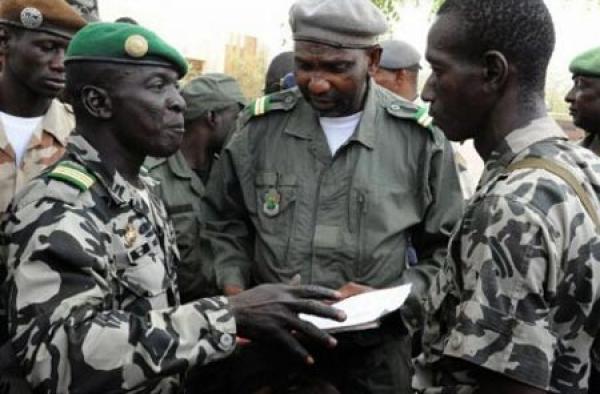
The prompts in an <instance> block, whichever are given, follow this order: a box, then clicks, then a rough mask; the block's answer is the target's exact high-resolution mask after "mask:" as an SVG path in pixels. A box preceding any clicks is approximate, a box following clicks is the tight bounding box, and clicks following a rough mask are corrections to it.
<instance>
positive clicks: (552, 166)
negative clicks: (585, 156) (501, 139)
mask: <svg viewBox="0 0 600 394" xmlns="http://www.w3.org/2000/svg"><path fill="white" fill-rule="evenodd" d="M524 169H538V170H546V171H548V172H550V173H551V174H554V175H556V176H557V177H559V178H561V179H562V180H563V181H565V182H566V183H567V184H568V185H569V186H570V187H571V189H572V190H573V191H574V192H575V194H576V195H577V197H578V198H579V200H580V201H581V203H582V204H583V207H584V208H585V210H586V211H587V213H588V215H589V216H590V218H591V219H592V221H593V222H594V224H595V225H596V231H600V216H599V215H598V212H597V211H596V209H595V208H594V204H593V203H592V199H591V197H590V194H589V193H588V192H587V191H586V190H585V189H584V188H583V186H582V185H581V183H580V182H579V181H578V180H577V178H575V176H574V175H573V174H572V173H571V172H570V171H569V170H567V169H566V168H565V167H563V166H561V165H560V164H557V163H555V162H553V161H550V160H547V159H542V158H539V157H529V158H526V159H523V160H520V161H517V162H514V163H512V164H511V165H509V166H508V167H507V172H513V171H515V170H524Z"/></svg>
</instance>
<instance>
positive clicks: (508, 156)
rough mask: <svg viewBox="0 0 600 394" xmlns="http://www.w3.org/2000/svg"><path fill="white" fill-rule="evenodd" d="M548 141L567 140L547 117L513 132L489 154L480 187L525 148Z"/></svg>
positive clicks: (558, 127) (552, 120) (561, 131)
mask: <svg viewBox="0 0 600 394" xmlns="http://www.w3.org/2000/svg"><path fill="white" fill-rule="evenodd" d="M548 139H562V140H567V136H566V135H565V133H564V132H563V130H562V129H561V128H560V126H559V125H558V124H557V123H556V121H554V119H552V118H551V117H549V116H545V117H541V118H538V119H535V120H533V121H531V122H530V123H529V124H528V125H526V126H525V127H522V128H519V129H516V130H513V131H512V132H511V133H510V134H508V135H507V136H506V137H505V138H504V140H503V141H502V142H501V143H500V144H498V146H497V147H496V148H495V149H494V150H493V151H492V153H491V154H490V158H489V159H488V160H487V162H486V163H485V169H484V171H483V175H482V176H481V181H480V185H483V184H485V183H487V182H488V181H489V180H491V179H492V178H494V177H495V176H497V175H498V174H499V173H500V172H501V171H504V169H506V167H508V166H509V165H510V164H511V163H512V162H513V160H514V159H515V158H516V157H517V156H518V155H519V154H520V153H522V152H523V151H525V150H526V149H527V148H529V147H531V146H532V145H534V144H537V143H538V142H541V141H544V140H548Z"/></svg>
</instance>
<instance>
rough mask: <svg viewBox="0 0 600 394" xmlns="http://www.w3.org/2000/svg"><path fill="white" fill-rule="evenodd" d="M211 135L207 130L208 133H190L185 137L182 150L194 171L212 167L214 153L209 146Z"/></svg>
mask: <svg viewBox="0 0 600 394" xmlns="http://www.w3.org/2000/svg"><path fill="white" fill-rule="evenodd" d="M202 131H204V130H202ZM209 133H210V131H208V130H206V132H196V133H194V134H193V135H190V134H188V133H186V134H184V135H183V141H182V143H181V148H180V150H181V153H182V154H183V157H184V158H185V161H186V162H187V164H188V166H189V167H190V168H191V169H192V170H202V169H206V168H208V167H209V166H210V162H211V160H212V152H211V151H210V149H209V146H208V145H209V143H208V140H209V136H208V135H209Z"/></svg>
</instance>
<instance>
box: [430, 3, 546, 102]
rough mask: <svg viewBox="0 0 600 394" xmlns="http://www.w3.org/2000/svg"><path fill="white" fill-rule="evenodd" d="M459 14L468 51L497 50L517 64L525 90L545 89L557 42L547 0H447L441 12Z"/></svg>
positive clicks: (474, 54) (476, 52) (473, 53)
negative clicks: (549, 65)
mask: <svg viewBox="0 0 600 394" xmlns="http://www.w3.org/2000/svg"><path fill="white" fill-rule="evenodd" d="M448 14H456V15H458V16H459V17H460V18H461V23H462V29H463V32H464V33H465V34H466V37H465V39H466V40H467V42H468V43H469V45H468V46H467V47H468V48H466V49H467V51H468V52H469V53H468V54H467V55H470V56H473V57H474V58H475V57H479V56H481V55H482V54H483V53H485V52H486V51H489V50H497V51H499V52H501V53H502V54H503V55H504V56H506V58H507V60H508V62H509V63H510V64H512V65H514V66H516V68H517V71H518V79H519V83H520V85H521V87H522V89H523V90H524V92H527V91H537V92H541V91H543V90H544V87H545V81H546V71H547V68H548V63H549V62H550V58H551V57H552V52H553V51H554V45H555V42H556V37H555V32H554V24H553V22H552V17H551V15H550V11H549V10H548V8H547V7H546V5H545V4H544V1H543V0H446V1H445V2H444V3H443V4H442V6H441V7H440V9H439V11H438V15H448Z"/></svg>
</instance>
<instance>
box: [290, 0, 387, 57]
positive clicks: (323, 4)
mask: <svg viewBox="0 0 600 394" xmlns="http://www.w3.org/2000/svg"><path fill="white" fill-rule="evenodd" d="M290 27H291V28H292V33H293V36H294V40H296V41H312V42H317V43H322V44H326V45H331V46H334V47H340V48H367V47H370V46H373V45H375V44H377V36H379V35H380V34H382V33H385V32H386V31H387V22H386V21H385V16H384V15H383V13H382V12H381V11H380V10H379V8H377V7H376V6H375V5H373V3H372V2H371V1H370V0H344V1H340V0H298V1H297V2H296V3H295V4H294V5H292V8H291V9H290Z"/></svg>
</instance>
